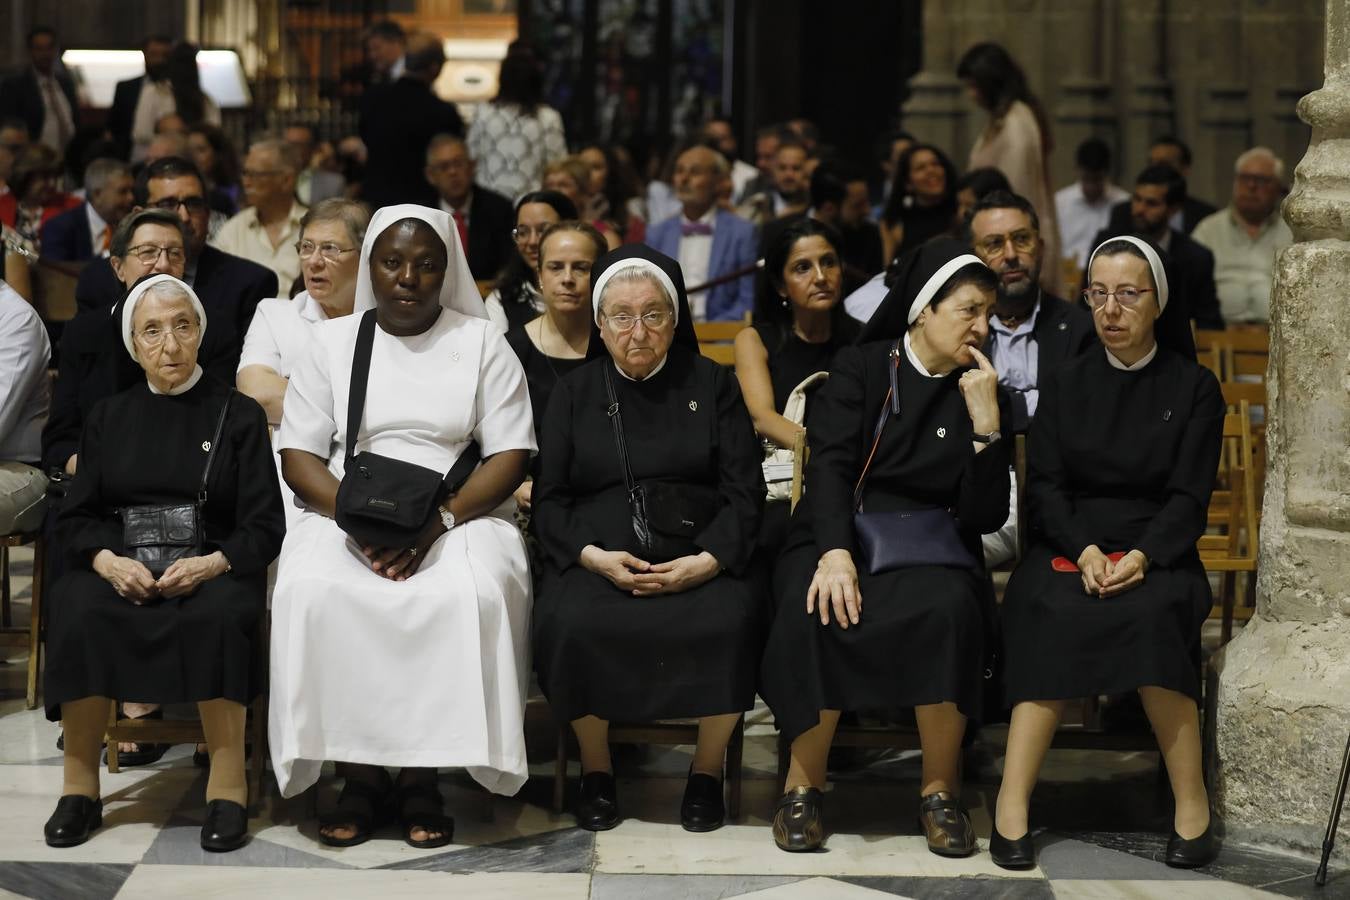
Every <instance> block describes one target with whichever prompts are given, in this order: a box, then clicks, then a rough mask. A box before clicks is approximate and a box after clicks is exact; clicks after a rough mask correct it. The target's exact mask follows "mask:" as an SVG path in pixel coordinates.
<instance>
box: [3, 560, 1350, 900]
mask: <svg viewBox="0 0 1350 900" xmlns="http://www.w3.org/2000/svg"><path fill="white" fill-rule="evenodd" d="M28 565H29V557H27V556H25V555H24V554H23V553H22V552H20V553H18V554H15V560H14V563H13V565H12V570H13V573H14V575H15V576H17V577H16V578H15V582H14V586H15V593H16V598H15V616H16V618H17V619H18V620H20V621H23V620H24V619H25V618H26V616H27V598H28V593H27V590H28V582H27V577H26V576H27V570H26V567H27V566H28ZM11 652H12V653H14V654H19V653H20V652H21V651H11ZM25 663H26V660H25V659H24V658H23V657H22V656H20V655H15V656H13V657H12V658H11V659H9V660H6V661H0V897H32V898H42V900H46V898H61V900H65V898H80V900H83V898H91V900H102V898H114V897H117V898H137V900H139V898H156V897H174V898H186V897H194V898H195V897H202V898H233V897H248V896H258V895H265V896H271V897H279V898H292V897H294V898H309V897H314V898H321V900H337V898H346V897H354V898H355V897H360V898H367V897H379V898H381V900H399V898H404V897H424V896H435V895H449V896H454V897H457V898H466V900H478V898H493V900H497V898H501V900H506V898H558V900H563V898H569V900H570V898H577V900H582V898H592V900H628V898H641V900H724V898H754V900H815V898H828V900H833V898H838V900H855V898H856V900H868V898H876V900H882V898H887V897H890V898H894V897H909V898H915V900H927V898H967V897H969V898H1008V900H1023V898H1026V900H1032V898H1059V900H1118V898H1119V900H1127V898H1128V900H1133V898H1178V900H1192V898H1194V900H1209V898H1255V897H1280V896H1284V897H1307V898H1314V897H1317V898H1320V897H1325V898H1328V900H1350V865H1346V864H1345V863H1343V862H1342V863H1340V864H1339V865H1334V866H1333V869H1332V875H1331V878H1330V879H1329V882H1328V884H1327V885H1326V887H1324V888H1321V889H1318V888H1315V887H1314V886H1313V884H1312V873H1313V871H1314V869H1315V868H1316V861H1315V860H1312V859H1309V858H1306V857H1301V856H1294V855H1288V854H1282V853H1278V852H1274V851H1272V850H1269V849H1264V848H1260V847H1252V846H1245V845H1241V844H1238V843H1236V842H1230V843H1229V844H1228V845H1226V846H1225V848H1224V850H1223V853H1222V854H1221V855H1220V857H1219V859H1218V860H1217V861H1216V862H1215V863H1214V864H1213V865H1211V866H1209V867H1208V868H1206V869H1204V870H1201V871H1199V872H1180V871H1176V870H1172V869H1168V868H1167V867H1166V866H1164V865H1163V864H1162V863H1161V861H1160V860H1161V858H1162V852H1163V842H1164V833H1165V831H1166V830H1167V826H1168V824H1169V820H1170V803H1169V799H1168V796H1167V790H1166V787H1165V785H1164V784H1163V783H1161V782H1160V781H1159V779H1158V769H1157V754H1155V753H1146V752H1139V753H1108V752H1098V751H1052V752H1051V754H1050V758H1049V760H1048V761H1047V764H1046V770H1045V776H1044V779H1043V781H1042V784H1041V786H1040V788H1039V789H1038V791H1037V794H1036V799H1035V804H1034V807H1033V810H1032V819H1033V821H1034V822H1035V823H1036V825H1037V828H1038V831H1037V847H1038V851H1039V865H1038V867H1037V868H1036V869H1034V870H1032V871H1030V872H1025V873H1014V872H1006V871H1004V870H1002V869H999V868H997V867H996V866H994V865H993V863H992V861H991V860H990V859H989V855H988V853H987V852H986V849H985V847H986V844H987V837H988V834H989V828H990V812H991V810H992V808H993V803H994V798H995V795H996V792H997V788H998V778H999V772H1000V767H1001V762H1002V760H1001V745H1002V734H1001V731H1000V730H999V729H997V728H989V729H986V730H985V731H984V732H982V734H981V742H980V744H979V745H977V747H976V748H975V749H974V750H972V751H971V752H970V753H969V754H968V755H967V762H966V773H967V774H966V790H965V795H964V800H965V802H966V803H967V805H968V806H969V808H970V810H971V815H972V819H973V821H974V823H975V826H976V830H977V832H978V833H979V834H980V836H981V850H980V852H979V853H977V854H976V855H975V856H973V857H971V858H969V859H963V860H948V859H942V858H940V857H937V856H934V855H932V854H930V853H928V851H927V850H926V848H925V847H924V843H923V839H922V837H920V835H919V830H918V827H917V825H916V823H915V821H914V819H915V811H916V808H917V797H916V796H915V784H916V782H917V779H918V773H919V765H918V758H917V754H916V753H913V752H899V751H892V752H887V753H884V754H882V755H880V756H879V757H875V758H872V759H871V761H870V763H869V764H868V765H866V766H863V767H859V768H856V769H852V770H850V771H846V772H840V773H837V775H836V776H835V777H834V779H833V781H832V785H831V788H830V790H829V793H828V795H827V798H826V815H827V821H828V824H829V827H830V830H831V836H830V838H829V840H828V842H827V844H826V849H825V850H824V851H823V852H820V853H814V854H803V855H796V854H785V853H781V852H779V851H778V850H777V849H776V848H775V847H774V846H773V842H772V838H771V836H770V834H769V829H768V822H769V819H770V817H771V816H772V812H773V804H774V801H775V800H776V797H777V787H776V784H775V780H774V778H775V770H776V738H775V733H774V731H773V724H772V717H771V715H770V714H769V712H768V711H767V710H766V709H764V708H763V707H760V708H758V709H756V710H755V711H754V712H753V713H752V714H751V715H750V717H749V719H748V725H747V737H746V746H745V764H744V776H743V777H744V797H743V801H742V806H743V810H742V817H741V819H740V820H739V821H737V822H735V823H732V824H729V825H728V826H727V827H725V828H723V829H721V830H720V831H717V832H714V833H712V834H704V835H695V834H687V833H685V832H684V831H682V830H681V829H680V827H679V802H680V796H681V792H682V790H683V784H684V782H683V779H684V773H685V772H686V771H687V770H688V766H689V758H690V757H689V748H687V747H636V748H635V747H620V748H617V749H616V768H617V771H618V772H619V791H620V801H621V803H622V806H623V809H624V812H625V816H626V819H625V821H624V822H623V824H621V825H620V826H619V827H618V828H616V829H614V830H613V831H610V832H605V833H601V834H598V835H596V834H591V833H589V832H585V831H582V830H580V829H578V828H576V827H574V826H573V824H572V820H571V817H570V816H569V815H567V814H563V815H560V816H555V815H553V813H552V812H551V810H550V808H549V806H550V801H551V795H552V779H553V762H552V754H553V747H554V740H555V731H554V728H553V725H552V722H551V720H550V719H549V716H548V711H547V706H546V705H545V704H544V703H543V701H542V699H541V698H538V697H535V698H533V699H532V700H531V704H530V708H529V716H528V725H527V734H528V737H529V738H530V753H531V758H532V759H534V760H535V764H534V765H533V766H532V768H531V772H532V775H533V776H534V777H532V779H531V780H530V782H529V783H527V784H526V786H525V787H524V788H523V789H522V790H521V792H520V794H519V795H517V796H516V797H511V798H505V797H493V796H490V795H488V794H486V793H485V792H484V791H482V789H480V788H479V787H478V786H477V785H475V784H474V783H473V782H472V781H471V780H470V779H469V778H468V777H467V776H465V775H464V774H463V773H462V772H453V771H450V772H445V773H443V774H442V779H441V788H442V792H443V793H444V794H445V796H446V799H447V807H448V810H449V811H450V812H451V813H452V814H453V815H454V816H455V818H456V832H455V843H454V844H452V845H451V846H449V847H446V848H442V849H440V850H433V851H418V850H414V849H412V848H410V847H408V846H406V845H405V844H404V843H403V842H402V841H401V840H400V839H399V837H398V835H397V833H396V829H394V828H392V827H391V828H388V829H384V830H382V831H381V832H380V833H379V835H378V836H377V837H376V838H375V839H373V840H371V841H369V842H368V843H366V844H364V845H362V846H359V847H352V848H347V849H342V850H337V849H332V848H327V847H324V846H323V845H321V844H319V843H318V841H317V839H316V826H315V823H314V820H313V817H312V815H311V813H310V808H311V807H310V804H311V802H314V801H316V802H317V803H318V805H319V807H320V808H324V809H326V808H328V806H329V805H330V804H332V803H333V801H334V799H335V796H336V790H337V784H336V779H334V778H332V777H331V776H330V777H326V778H325V779H324V780H323V781H322V782H321V784H320V787H319V789H318V791H317V797H316V798H310V797H307V796H302V797H297V798H292V799H290V800H283V799H282V798H280V797H279V796H278V795H277V794H276V792H275V785H274V784H272V783H270V782H265V784H266V785H267V788H268V792H269V793H268V796H267V797H266V798H264V801H263V802H262V804H261V806H260V808H259V809H258V811H257V814H256V815H255V816H254V818H253V819H252V820H251V822H250V841H249V843H248V844H247V845H246V846H245V847H244V848H243V849H241V850H239V851H237V852H235V853H231V854H223V855H215V854H207V853H204V852H203V851H202V850H201V849H200V847H199V846H198V843H197V836H198V829H199V827H200V824H201V816H202V806H203V804H202V799H201V798H202V791H203V789H204V787H205V775H204V773H203V772H202V771H201V770H199V769H196V768H194V767H193V765H192V761H191V748H190V747H186V746H185V747H176V748H173V749H172V750H171V751H170V752H169V753H168V754H166V756H165V757H164V759H163V760H161V761H160V762H159V763H157V764H155V765H153V766H150V767H147V768H141V769H125V770H123V772H122V773H120V774H118V775H108V774H107V773H106V772H105V773H104V774H103V795H104V800H105V804H106V813H105V825H104V827H103V828H102V829H101V830H100V831H98V832H97V833H96V834H95V836H94V837H93V838H92V839H91V840H90V841H89V842H88V843H86V844H84V845H83V846H81V847H77V848H73V849H69V850H54V849H51V848H48V847H47V846H46V845H45V843H43V840H42V824H43V822H44V821H45V820H46V818H47V816H48V815H49V814H50V812H51V809H52V807H53V805H54V803H55V799H56V796H57V794H58V792H59V790H60V784H61V768H60V763H61V759H60V754H59V752H58V751H57V750H56V748H55V741H56V737H57V734H58V729H57V727H56V726H55V725H53V724H52V723H49V722H47V721H46V718H45V717H44V716H43V713H42V711H41V710H40V709H39V710H35V711H32V712H30V711H28V710H25V709H24V708H23V696H22V694H23V680H24V671H25V669H24V665H25ZM571 776H572V784H571V788H572V791H574V790H575V779H576V765H575V763H573V765H572V767H571ZM570 799H571V791H569V802H570Z"/></svg>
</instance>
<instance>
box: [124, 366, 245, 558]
mask: <svg viewBox="0 0 1350 900" xmlns="http://www.w3.org/2000/svg"><path fill="white" fill-rule="evenodd" d="M233 395H234V391H230V393H229V394H227V395H226V396H225V405H224V406H223V407H221V410H220V418H219V419H217V420H216V433H215V435H213V436H212V438H211V444H210V446H209V447H208V449H207V451H206V467H205V468H204V469H203V470H202V484H201V487H200V488H199V489H198V491H197V500H196V502H194V503H156V504H147V505H143V506H123V507H121V508H120V509H118V511H117V512H118V515H120V516H121V517H122V547H123V549H124V550H125V551H126V554H127V556H128V557H130V558H131V559H134V560H136V561H137V562H138V563H140V564H141V565H143V566H145V567H146V568H147V569H149V570H150V574H151V575H153V576H155V577H156V578H158V577H159V576H161V575H163V574H164V572H165V571H166V570H167V569H168V568H169V566H171V565H173V562H174V560H178V559H185V558H187V557H190V556H201V555H202V553H203V552H204V536H203V534H202V515H203V513H204V512H205V509H206V481H207V479H208V478H209V477H210V476H211V461H212V460H214V459H215V458H216V447H217V446H219V444H220V433H221V431H222V430H223V429H224V427H225V414H226V413H227V412H229V409H230V398H231V397H232V396H233Z"/></svg>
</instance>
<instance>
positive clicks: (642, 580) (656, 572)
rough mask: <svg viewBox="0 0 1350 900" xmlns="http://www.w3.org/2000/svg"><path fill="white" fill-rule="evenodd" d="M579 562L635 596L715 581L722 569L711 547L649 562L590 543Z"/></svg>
mask: <svg viewBox="0 0 1350 900" xmlns="http://www.w3.org/2000/svg"><path fill="white" fill-rule="evenodd" d="M577 561H578V562H579V563H581V566H582V568H584V569H586V570H588V571H591V572H594V573H595V574H597V575H601V576H604V577H605V578H607V579H609V581H610V583H611V584H613V585H614V586H615V587H616V588H618V589H619V590H621V591H626V592H627V593H630V594H632V595H633V596H634V597H654V596H656V595H658V594H678V593H679V592H680V591H687V590H690V589H692V588H696V587H698V586H699V585H700V584H703V583H705V582H707V581H711V580H712V579H713V578H714V577H715V576H716V575H717V573H718V572H720V571H721V570H722V566H721V564H720V563H718V561H717V557H715V556H713V555H712V554H711V553H709V552H708V551H707V550H704V551H703V552H702V553H698V554H695V555H693V556H681V557H678V558H676V559H672V560H671V561H670V562H663V563H649V562H647V561H645V560H641V559H638V558H637V557H636V556H634V555H633V554H631V553H626V552H624V551H623V550H602V549H600V548H599V547H597V546H595V545H594V544H587V545H586V546H585V547H584V548H582V551H581V556H580V558H579V559H578V560H577Z"/></svg>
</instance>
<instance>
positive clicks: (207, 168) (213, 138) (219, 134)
mask: <svg viewBox="0 0 1350 900" xmlns="http://www.w3.org/2000/svg"><path fill="white" fill-rule="evenodd" d="M187 143H188V155H189V156H190V157H191V158H192V161H193V162H194V163H196V164H197V171H199V172H201V173H202V177H203V178H204V179H206V196H207V202H209V203H210V204H211V208H212V209H213V210H216V211H217V212H222V213H224V214H225V215H227V216H232V215H234V214H235V213H236V212H238V211H239V198H240V197H241V196H242V194H243V190H244V188H243V186H242V184H241V183H240V181H239V154H238V153H236V152H235V149H234V144H233V143H231V141H230V139H229V138H228V137H226V136H225V132H224V131H221V130H220V128H219V127H218V126H216V125H208V124H206V123H200V124H198V125H195V126H193V127H192V128H191V129H189V130H188V139H187Z"/></svg>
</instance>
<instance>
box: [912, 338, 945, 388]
mask: <svg viewBox="0 0 1350 900" xmlns="http://www.w3.org/2000/svg"><path fill="white" fill-rule="evenodd" d="M904 344H905V356H906V357H908V358H909V364H910V365H911V366H913V367H914V369H915V371H917V372H918V373H919V374H920V375H922V376H923V377H924V378H941V377H942V376H941V375H934V374H933V373H932V372H930V371H928V370H927V369H926V368H924V365H923V363H921V362H919V357H918V355H917V354H915V352H914V347H913V346H912V345H911V344H910V342H909V332H908V331H906V332H905V340H904Z"/></svg>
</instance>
